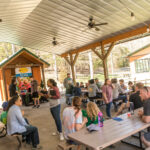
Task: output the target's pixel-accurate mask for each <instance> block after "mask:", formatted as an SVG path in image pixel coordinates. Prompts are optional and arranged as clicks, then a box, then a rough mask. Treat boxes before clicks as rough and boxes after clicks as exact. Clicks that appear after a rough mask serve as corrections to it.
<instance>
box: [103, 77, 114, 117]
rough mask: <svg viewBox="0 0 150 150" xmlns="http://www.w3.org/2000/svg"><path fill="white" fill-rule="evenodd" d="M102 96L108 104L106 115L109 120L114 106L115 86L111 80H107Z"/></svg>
mask: <svg viewBox="0 0 150 150" xmlns="http://www.w3.org/2000/svg"><path fill="white" fill-rule="evenodd" d="M102 94H103V98H104V101H105V103H106V114H107V116H108V118H111V105H112V98H113V86H112V84H111V81H110V80H109V79H106V80H105V84H104V85H103V87H102Z"/></svg>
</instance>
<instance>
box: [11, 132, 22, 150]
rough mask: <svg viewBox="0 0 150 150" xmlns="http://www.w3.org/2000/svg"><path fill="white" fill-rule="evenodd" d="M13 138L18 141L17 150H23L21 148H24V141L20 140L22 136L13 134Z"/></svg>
mask: <svg viewBox="0 0 150 150" xmlns="http://www.w3.org/2000/svg"><path fill="white" fill-rule="evenodd" d="M11 136H12V137H16V139H17V141H18V147H17V150H20V148H21V146H22V141H21V140H20V138H19V136H20V134H18V133H15V134H12V135H11Z"/></svg>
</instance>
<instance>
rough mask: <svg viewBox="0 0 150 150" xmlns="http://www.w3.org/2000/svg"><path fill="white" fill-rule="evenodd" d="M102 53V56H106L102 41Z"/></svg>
mask: <svg viewBox="0 0 150 150" xmlns="http://www.w3.org/2000/svg"><path fill="white" fill-rule="evenodd" d="M101 53H102V57H103V58H105V49H104V45H103V43H102V42H101Z"/></svg>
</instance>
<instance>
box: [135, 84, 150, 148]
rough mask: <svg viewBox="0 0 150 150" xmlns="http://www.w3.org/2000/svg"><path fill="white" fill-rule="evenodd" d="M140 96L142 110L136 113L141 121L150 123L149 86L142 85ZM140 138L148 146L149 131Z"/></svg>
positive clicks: (149, 140)
mask: <svg viewBox="0 0 150 150" xmlns="http://www.w3.org/2000/svg"><path fill="white" fill-rule="evenodd" d="M140 96H141V99H142V100H143V111H142V110H139V112H138V115H139V117H140V118H141V120H142V121H143V122H145V123H150V88H149V87H143V88H142V89H141V90H140ZM141 139H142V142H143V143H144V144H145V146H146V147H150V132H148V133H145V134H144V135H143V136H142V137H141Z"/></svg>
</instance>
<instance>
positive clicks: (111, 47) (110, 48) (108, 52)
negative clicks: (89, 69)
mask: <svg viewBox="0 0 150 150" xmlns="http://www.w3.org/2000/svg"><path fill="white" fill-rule="evenodd" d="M114 45H115V42H112V43H111V45H110V47H109V49H108V51H107V53H106V54H105V56H104V59H106V58H107V57H108V56H109V54H110V52H111V50H112V49H113V47H114Z"/></svg>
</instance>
